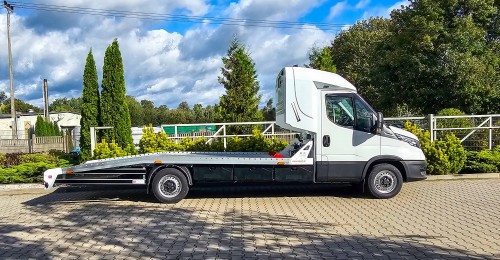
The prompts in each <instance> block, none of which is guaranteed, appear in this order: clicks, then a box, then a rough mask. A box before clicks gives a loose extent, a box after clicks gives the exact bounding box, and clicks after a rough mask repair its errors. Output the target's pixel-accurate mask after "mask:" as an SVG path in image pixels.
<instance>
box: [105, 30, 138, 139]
mask: <svg viewBox="0 0 500 260" xmlns="http://www.w3.org/2000/svg"><path fill="white" fill-rule="evenodd" d="M100 106H101V116H100V118H101V125H102V126H112V127H113V129H109V130H105V131H103V135H102V138H103V139H105V140H106V141H109V142H111V141H113V140H114V141H115V142H116V143H117V144H118V145H119V146H121V147H122V148H127V146H132V145H133V140H132V130H131V121H130V113H129V109H128V103H127V98H126V96H125V76H124V69H123V62H122V56H121V53H120V48H119V46H118V41H117V40H116V39H115V40H114V41H113V43H112V44H111V45H109V46H108V48H107V49H106V53H105V55H104V66H103V68H102V90H101V99H100Z"/></svg>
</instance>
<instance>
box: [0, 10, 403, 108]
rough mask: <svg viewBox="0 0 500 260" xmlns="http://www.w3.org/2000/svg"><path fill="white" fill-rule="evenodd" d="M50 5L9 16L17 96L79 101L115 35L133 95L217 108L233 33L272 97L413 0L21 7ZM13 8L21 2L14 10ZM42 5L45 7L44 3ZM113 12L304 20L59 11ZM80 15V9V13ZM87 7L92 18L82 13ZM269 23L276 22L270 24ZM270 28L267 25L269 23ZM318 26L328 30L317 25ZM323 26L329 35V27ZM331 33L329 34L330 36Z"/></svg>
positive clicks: (1, 16) (0, 55)
mask: <svg viewBox="0 0 500 260" xmlns="http://www.w3.org/2000/svg"><path fill="white" fill-rule="evenodd" d="M23 3H24V5H25V7H28V5H31V6H33V5H32V4H35V5H38V9H40V5H45V9H46V7H47V6H46V5H53V7H52V8H51V9H52V10H56V11H52V12H48V11H43V10H35V9H30V8H24V7H22V6H18V7H15V13H14V14H13V15H12V16H11V34H12V51H13V53H12V55H13V68H14V86H15V95H16V97H18V98H21V99H24V100H26V101H29V102H31V103H33V104H35V105H38V106H41V105H42V82H43V79H44V78H46V79H48V82H49V95H50V99H51V100H53V99H55V98H61V97H68V98H71V97H78V96H80V95H81V91H82V74H83V69H84V66H85V64H84V62H85V58H86V56H87V53H88V51H89V50H90V48H92V50H93V54H94V58H95V60H96V64H97V69H98V73H99V80H100V79H101V72H102V65H103V56H104V51H105V49H106V47H107V46H108V45H109V44H110V43H111V42H112V41H113V39H114V38H117V39H118V41H119V43H120V49H121V52H122V57H123V61H124V67H125V80H126V87H127V94H129V95H132V96H135V97H136V98H137V99H138V100H141V99H149V100H152V101H153V102H154V103H155V105H157V106H159V105H164V104H166V105H167V106H168V107H170V108H175V107H177V105H178V104H179V103H180V102H182V101H187V102H188V103H189V104H190V105H191V106H192V105H194V104H196V103H201V104H202V105H204V106H206V105H212V104H214V103H217V102H218V101H219V96H221V95H222V94H223V93H224V88H223V87H222V86H221V85H220V84H219V83H218V82H217V76H218V75H219V71H220V67H221V66H222V62H221V57H222V56H223V55H224V54H225V52H226V49H227V47H228V44H229V42H230V40H231V38H232V37H233V35H236V36H237V37H238V38H239V39H240V40H241V41H242V42H243V43H245V45H246V46H247V48H248V51H249V53H250V54H251V57H252V58H253V59H254V61H255V64H256V69H257V73H258V79H259V82H260V86H261V94H262V95H263V98H262V104H265V102H266V101H267V99H268V98H272V97H273V96H274V78H275V75H276V73H278V72H279V71H280V69H281V68H282V67H284V66H290V65H294V64H299V65H302V64H305V63H307V57H308V53H309V51H310V49H311V48H312V47H315V46H316V47H321V46H324V45H327V44H329V42H330V41H331V40H333V39H334V37H335V34H336V33H338V31H339V30H340V29H342V28H344V29H345V28H347V26H348V25H350V24H353V23H355V22H356V21H357V20H360V19H363V18H369V17H370V16H384V17H388V16H389V14H390V11H391V10H393V9H395V8H399V7H400V6H401V5H402V4H407V2H406V1H397V0H383V1H375V0H345V1H336V0H288V1H283V0H277V1H269V0H240V1H226V0H213V1H205V0H189V1H183V0H168V1H162V0H122V1H92V0H90V1H84V0H74V1H65V0H47V1H23ZM14 6H15V4H14ZM42 7H43V6H42ZM64 8H66V9H65V10H67V8H73V9H72V10H80V11H81V10H83V11H84V12H88V9H85V8H92V9H94V10H97V11H94V13H95V12H99V10H100V11H101V12H107V13H108V14H109V10H115V11H125V12H128V13H129V14H130V12H141V13H143V15H141V17H145V16H148V17H153V16H154V15H153V14H169V15H186V16H196V17H215V18H224V19H240V20H241V19H248V20H265V21H288V22H301V23H307V24H309V25H301V26H299V28H296V29H291V28H275V27H261V26H243V25H241V24H240V25H220V24H214V23H213V21H212V20H210V19H205V20H204V21H202V23H185V22H182V23H181V22H172V21H164V20H145V19H133V18H120V17H113V16H109V15H103V16H96V15H88V14H81V13H80V14H76V13H69V12H62V11H63V9H64ZM75 8H76V9H75ZM85 10H86V11H85ZM268 23H269V22H268ZM268 23H267V24H268ZM314 23H328V24H329V26H327V27H320V26H316V25H314ZM5 27H6V14H5V10H2V11H1V12H0V91H5V92H7V93H8V92H9V75H8V63H7V40H6V39H7V37H6V29H5ZM322 28H323V29H322ZM324 28H328V30H327V29H324Z"/></svg>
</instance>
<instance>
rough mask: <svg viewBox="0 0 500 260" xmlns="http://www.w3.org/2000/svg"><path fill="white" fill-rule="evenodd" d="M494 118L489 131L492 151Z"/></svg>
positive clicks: (491, 119) (491, 118) (491, 120)
mask: <svg viewBox="0 0 500 260" xmlns="http://www.w3.org/2000/svg"><path fill="white" fill-rule="evenodd" d="M492 127H493V117H492V116H490V129H489V132H490V138H489V148H490V150H491V149H492V148H493V128H492Z"/></svg>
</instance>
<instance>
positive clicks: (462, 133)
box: [385, 114, 500, 150]
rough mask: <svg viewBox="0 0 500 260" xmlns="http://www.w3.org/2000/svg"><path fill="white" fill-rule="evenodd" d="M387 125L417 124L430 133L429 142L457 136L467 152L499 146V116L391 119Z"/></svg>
mask: <svg viewBox="0 0 500 260" xmlns="http://www.w3.org/2000/svg"><path fill="white" fill-rule="evenodd" d="M385 121H386V123H387V124H390V125H395V126H398V127H403V126H404V123H405V122H406V121H410V122H412V123H415V124H417V125H418V126H419V127H420V128H422V129H424V130H428V131H429V132H430V136H431V140H432V141H434V140H436V139H439V138H440V137H442V136H444V135H445V134H448V133H453V134H454V135H455V136H457V137H458V138H459V139H460V141H461V142H462V145H463V146H464V147H465V148H467V149H469V150H481V149H493V148H494V147H495V146H497V145H499V144H500V114H493V115H463V116H436V115H433V114H430V115H428V116H421V117H393V118H386V119H385Z"/></svg>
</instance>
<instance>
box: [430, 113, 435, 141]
mask: <svg viewBox="0 0 500 260" xmlns="http://www.w3.org/2000/svg"><path fill="white" fill-rule="evenodd" d="M434 129H435V126H434V114H429V132H430V133H431V142H433V141H434V139H435V138H436V136H435V133H434Z"/></svg>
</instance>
